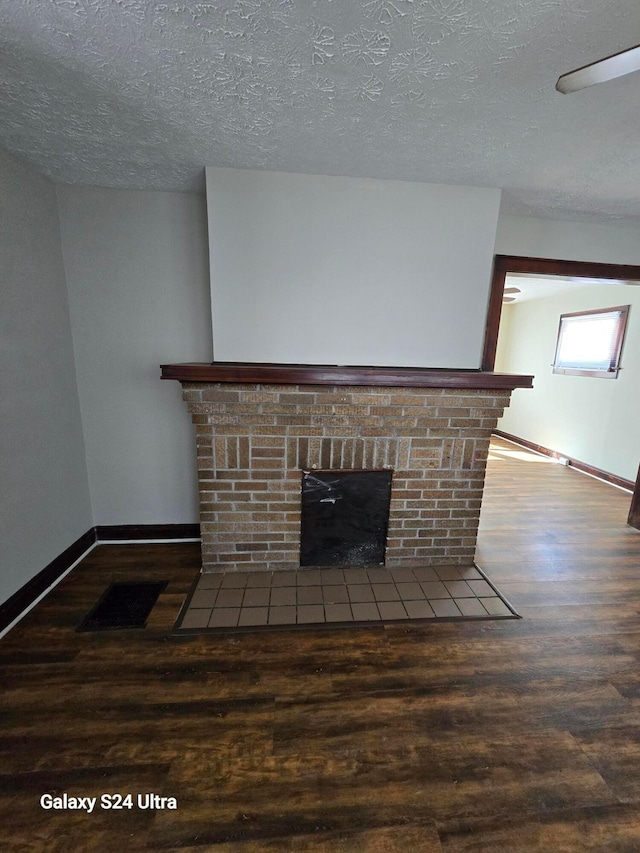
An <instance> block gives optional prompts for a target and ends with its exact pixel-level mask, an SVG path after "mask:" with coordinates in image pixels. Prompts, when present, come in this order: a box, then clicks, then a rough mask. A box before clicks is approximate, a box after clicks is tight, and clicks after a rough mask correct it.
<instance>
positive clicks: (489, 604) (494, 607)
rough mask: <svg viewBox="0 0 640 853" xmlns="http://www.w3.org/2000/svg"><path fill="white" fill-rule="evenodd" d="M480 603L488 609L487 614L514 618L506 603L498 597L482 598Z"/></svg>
mask: <svg viewBox="0 0 640 853" xmlns="http://www.w3.org/2000/svg"><path fill="white" fill-rule="evenodd" d="M480 601H481V602H482V605H483V607H485V608H486V611H487V613H490V614H491V615H492V616H513V614H512V613H511V611H510V610H509V608H508V607H507V605H506V604H505V603H504V601H502V599H500V598H498V597H497V596H494V597H492V598H482V599H480Z"/></svg>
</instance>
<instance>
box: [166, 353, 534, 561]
mask: <svg viewBox="0 0 640 853" xmlns="http://www.w3.org/2000/svg"><path fill="white" fill-rule="evenodd" d="M162 378H163V379H176V380H178V381H180V382H181V383H182V388H183V398H184V400H185V402H186V403H187V406H188V409H189V412H190V413H191V417H192V420H193V423H194V426H195V438H196V453H197V466H198V485H199V492H200V528H201V539H202V567H203V571H205V572H222V571H224V572H230V571H247V570H251V571H260V570H265V571H274V570H283V569H284V570H290V569H299V568H300V522H301V483H302V474H303V472H304V471H313V470H321V469H332V470H341V471H358V470H363V469H386V470H390V471H391V472H392V480H391V500H390V510H389V518H388V529H387V541H386V557H385V565H386V566H387V567H396V566H409V567H410V566H416V565H421V566H432V565H444V564H449V565H469V564H471V563H472V562H473V558H474V555H475V547H476V538H477V531H478V522H479V516H480V505H481V501H482V491H483V487H484V476H485V468H486V461H487V455H488V447H489V440H490V437H491V433H492V431H493V429H494V428H495V426H496V424H497V420H498V418H499V417H500V415H501V414H502V412H503V410H504V408H505V407H506V406H508V405H509V399H510V395H511V392H512V391H513V389H514V388H518V387H521V388H528V387H531V386H532V379H533V377H531V376H519V375H508V374H498V373H489V372H483V371H475V370H468V371H463V370H456V371H449V370H442V369H438V370H435V369H432V370H428V369H423V368H393V367H339V366H330V365H326V366H322V365H273V364H246V363H230V362H213V363H211V364H172V365H163V366H162Z"/></svg>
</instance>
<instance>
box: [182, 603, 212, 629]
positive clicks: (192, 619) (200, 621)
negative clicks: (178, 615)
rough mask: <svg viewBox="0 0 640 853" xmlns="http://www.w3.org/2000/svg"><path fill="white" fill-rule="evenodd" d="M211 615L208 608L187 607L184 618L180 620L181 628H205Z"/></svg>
mask: <svg viewBox="0 0 640 853" xmlns="http://www.w3.org/2000/svg"><path fill="white" fill-rule="evenodd" d="M210 616H211V610H210V609H209V608H206V609H199V610H197V609H193V608H191V607H190V608H189V609H188V610H187V612H186V613H185V615H184V619H183V620H182V625H180V627H181V628H206V627H207V625H208V624H209V617H210Z"/></svg>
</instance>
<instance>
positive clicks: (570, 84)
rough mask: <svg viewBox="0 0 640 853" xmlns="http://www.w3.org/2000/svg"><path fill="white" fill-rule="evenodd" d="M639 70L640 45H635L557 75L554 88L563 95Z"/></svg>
mask: <svg viewBox="0 0 640 853" xmlns="http://www.w3.org/2000/svg"><path fill="white" fill-rule="evenodd" d="M639 70H640V45H637V46H636V47H630V48H629V49H628V50H623V51H621V52H620V53H614V54H613V56H607V57H605V58H604V59H600V60H598V62H592V63H591V64H590V65H584V66H583V67H582V68H576V70H575V71H570V72H569V73H568V74H563V75H562V76H561V77H558V82H557V83H556V89H557V90H558V92H562V94H563V95H568V94H569V93H570V92H577V91H578V90H579V89H586V88H587V86H593V85H595V84H596V83H604V82H605V81H607V80H613V79H614V78H615V77H622V76H624V75H625V74H631V72H632V71H639Z"/></svg>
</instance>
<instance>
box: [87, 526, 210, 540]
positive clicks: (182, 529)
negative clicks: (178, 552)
mask: <svg viewBox="0 0 640 853" xmlns="http://www.w3.org/2000/svg"><path fill="white" fill-rule="evenodd" d="M95 531H96V538H97V541H98V542H99V543H100V542H119V541H122V540H132V539H199V538H200V525H199V524H108V525H98V527H96V528H95Z"/></svg>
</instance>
